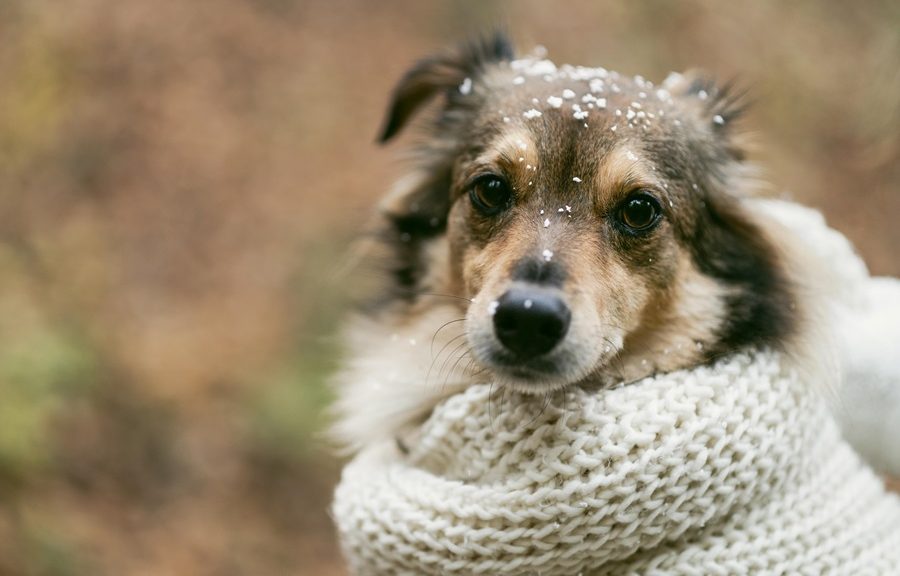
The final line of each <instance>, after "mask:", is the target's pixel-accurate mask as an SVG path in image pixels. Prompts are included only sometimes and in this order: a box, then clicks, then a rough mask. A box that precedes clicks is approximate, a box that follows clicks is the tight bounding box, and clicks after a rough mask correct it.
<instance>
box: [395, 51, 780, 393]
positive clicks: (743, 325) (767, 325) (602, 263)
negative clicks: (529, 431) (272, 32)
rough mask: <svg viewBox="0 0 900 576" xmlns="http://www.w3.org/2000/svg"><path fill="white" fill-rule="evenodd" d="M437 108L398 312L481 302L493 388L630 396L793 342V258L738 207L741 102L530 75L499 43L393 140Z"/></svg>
mask: <svg viewBox="0 0 900 576" xmlns="http://www.w3.org/2000/svg"><path fill="white" fill-rule="evenodd" d="M437 95H443V96H444V99H443V100H444V101H443V102H442V104H441V108H440V111H439V112H438V113H437V115H436V118H435V119H434V120H433V121H432V122H430V123H429V124H428V125H427V126H426V132H425V136H426V137H425V139H424V141H423V142H422V143H421V144H420V145H419V146H418V147H417V148H416V160H415V167H414V170H413V172H412V173H411V174H410V175H409V177H408V178H406V179H404V180H403V181H401V183H400V184H399V185H398V187H397V188H396V189H395V191H394V193H393V194H392V195H391V196H390V197H389V198H388V200H387V201H386V202H385V204H384V208H385V213H386V215H387V222H388V223H389V226H388V228H389V229H388V237H389V239H390V243H391V245H392V247H393V250H394V253H395V257H396V260H395V263H396V266H395V268H394V275H393V278H394V285H395V287H396V288H398V290H395V291H394V292H393V295H394V297H393V300H394V301H395V302H401V303H402V305H404V306H407V307H408V309H409V310H410V311H414V310H420V309H422V308H423V307H426V308H427V304H424V303H423V301H422V299H421V297H420V295H421V294H422V293H425V292H427V293H441V294H453V295H457V296H460V297H462V298H465V299H467V300H470V302H468V301H466V300H460V302H462V303H463V304H464V305H465V306H464V308H465V310H464V313H465V317H466V320H465V324H466V337H467V341H468V344H469V346H470V347H471V350H472V352H473V355H474V357H475V358H476V359H477V361H478V362H479V363H480V364H481V365H482V366H483V367H485V368H486V369H487V370H489V371H490V373H491V374H492V375H493V376H494V377H495V379H497V380H498V381H500V382H501V383H504V384H506V385H508V386H511V387H513V388H516V389H519V390H525V391H540V392H544V391H547V390H552V389H555V388H559V387H561V386H564V385H566V384H570V383H574V382H590V381H597V382H608V381H610V380H623V379H624V380H630V379H633V378H637V377H640V376H643V375H646V374H648V373H651V372H653V371H655V370H669V369H674V368H680V367H684V366H688V365H691V364H695V363H698V362H702V361H705V360H707V359H710V358H713V357H714V356H716V355H718V354H722V353H724V352H727V351H730V350H733V349H735V348H737V347H741V346H745V345H748V344H776V343H778V342H779V341H780V340H781V339H782V338H783V337H784V336H785V334H786V333H787V332H788V331H789V329H790V325H791V312H790V311H791V309H792V308H793V305H792V300H791V297H790V293H789V291H788V290H787V286H786V284H787V283H786V280H785V276H784V274H783V273H782V272H781V270H780V264H779V259H778V257H777V255H776V253H775V251H774V250H773V249H772V247H771V246H770V244H769V243H768V242H767V241H766V239H765V238H764V235H763V234H762V233H761V232H760V230H759V227H758V226H757V225H756V224H755V223H754V222H753V220H752V218H750V216H749V215H747V214H746V213H745V211H744V210H743V209H742V206H741V195H742V193H743V191H742V188H744V187H745V186H746V184H745V180H746V178H745V176H746V167H745V165H744V158H743V152H742V148H741V146H740V145H739V135H738V134H737V133H736V132H735V131H734V129H733V124H734V121H735V119H736V116H737V114H738V113H739V110H740V106H739V103H738V99H737V98H735V97H733V94H732V93H731V91H730V90H728V89H720V88H717V87H716V86H715V85H714V84H713V83H711V82H709V81H708V80H706V79H705V78H703V77H702V76H699V75H694V74H685V75H672V76H671V77H670V78H669V79H667V80H666V82H665V83H663V84H662V85H661V86H654V85H653V84H651V83H650V82H648V81H646V80H644V79H642V78H640V77H634V78H632V77H625V76H622V75H619V74H616V73H614V72H609V71H607V70H604V69H602V68H582V67H571V66H563V67H557V66H555V65H554V64H553V63H552V62H550V61H549V60H545V59H543V58H542V56H541V55H537V56H533V57H528V58H523V59H520V60H515V59H514V57H513V54H512V50H511V48H510V47H509V44H508V43H507V42H506V41H505V40H504V39H503V38H502V37H501V36H496V37H494V38H491V39H490V40H485V41H481V42H477V43H474V44H470V45H467V46H466V47H463V48H462V49H460V50H457V51H454V52H448V53H445V54H442V55H438V56H435V57H432V58H429V59H426V60H423V61H421V62H420V63H419V64H417V65H416V66H415V67H414V68H413V69H412V70H410V71H409V72H408V73H407V74H406V76H405V77H404V78H403V79H402V80H401V81H400V83H399V85H398V86H397V88H396V91H395V94H394V97H393V101H392V104H391V106H390V110H389V113H388V116H387V121H386V124H385V128H384V131H383V135H382V140H383V141H386V140H388V139H390V138H391V137H393V136H394V135H395V134H396V133H397V132H398V131H399V130H400V129H401V128H402V127H403V126H404V124H405V123H406V122H407V120H408V119H409V118H410V117H411V116H412V115H413V113H414V112H415V111H416V110H417V109H418V108H419V107H420V106H421V105H422V104H424V103H425V102H426V101H428V100H429V99H430V98H431V97H433V96H437ZM411 313H414V312H411Z"/></svg>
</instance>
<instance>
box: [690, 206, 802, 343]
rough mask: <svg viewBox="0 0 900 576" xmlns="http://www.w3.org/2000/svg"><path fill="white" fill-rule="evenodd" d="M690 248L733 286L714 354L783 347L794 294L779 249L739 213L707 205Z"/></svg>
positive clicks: (706, 268) (705, 267) (706, 269)
mask: <svg viewBox="0 0 900 576" xmlns="http://www.w3.org/2000/svg"><path fill="white" fill-rule="evenodd" d="M707 205H708V206H709V209H708V210H706V211H705V213H704V214H703V215H702V218H701V220H700V221H698V223H697V227H696V231H695V236H694V238H693V239H692V242H691V250H692V252H693V256H694V260H695V262H696V263H697V266H698V268H699V269H700V271H701V272H703V273H704V274H706V275H708V276H711V277H713V278H716V279H718V280H721V281H722V282H724V283H725V284H728V285H731V286H733V287H734V288H735V289H736V291H735V294H734V295H732V296H729V297H728V298H727V299H726V305H727V308H728V314H727V316H726V318H725V320H724V323H723V326H722V328H721V332H720V334H719V337H718V346H716V347H714V348H718V349H713V350H708V351H707V352H708V353H709V354H710V356H711V357H712V356H715V355H718V354H721V353H725V352H729V351H732V350H735V349H738V348H741V347H744V346H758V345H770V346H775V347H779V346H780V345H781V344H782V343H783V342H784V340H785V338H787V337H788V336H789V335H790V334H791V333H792V332H793V330H794V328H795V324H796V319H795V316H796V314H795V310H794V302H793V292H792V289H791V286H790V282H789V280H788V279H787V278H786V276H785V273H784V272H783V270H782V268H781V262H780V261H779V259H778V256H777V254H776V253H775V251H774V249H773V248H772V247H771V246H769V245H768V243H767V242H766V240H765V238H764V237H763V235H762V233H761V231H760V230H759V229H758V227H757V226H755V225H754V224H753V223H752V222H750V221H748V220H747V219H746V218H745V217H744V216H743V215H741V214H740V212H739V210H738V209H737V208H736V207H734V206H730V205H727V204H720V205H717V202H716V201H712V200H711V201H709V202H708V203H707Z"/></svg>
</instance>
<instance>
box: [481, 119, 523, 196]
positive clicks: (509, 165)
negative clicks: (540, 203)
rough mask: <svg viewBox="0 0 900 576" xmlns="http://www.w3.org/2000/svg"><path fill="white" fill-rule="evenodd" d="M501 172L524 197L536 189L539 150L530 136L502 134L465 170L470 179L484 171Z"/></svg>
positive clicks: (517, 132)
mask: <svg viewBox="0 0 900 576" xmlns="http://www.w3.org/2000/svg"><path fill="white" fill-rule="evenodd" d="M491 168H494V169H502V170H503V172H504V173H505V174H507V175H508V177H509V178H510V180H511V181H510V185H512V186H513V188H514V189H515V191H516V193H517V194H518V195H519V196H520V197H522V198H524V197H527V196H528V194H529V192H531V191H532V190H534V185H533V184H531V185H530V184H529V182H532V183H534V182H535V180H536V175H537V171H538V170H539V169H540V166H539V164H538V154H537V148H536V146H535V143H534V140H532V138H531V135H530V134H529V133H528V132H527V131H525V130H522V129H512V130H508V131H505V132H503V133H502V134H500V135H499V136H497V138H495V139H494V140H493V141H492V142H491V143H490V144H489V145H488V146H487V147H485V149H484V151H483V152H482V153H481V154H479V155H478V156H477V157H476V158H475V159H474V160H473V161H472V162H471V163H470V164H469V166H468V169H467V170H466V171H465V172H466V175H465V178H471V177H472V176H473V175H474V174H476V173H477V172H479V171H481V170H488V169H491Z"/></svg>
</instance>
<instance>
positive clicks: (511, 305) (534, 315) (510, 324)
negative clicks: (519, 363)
mask: <svg viewBox="0 0 900 576" xmlns="http://www.w3.org/2000/svg"><path fill="white" fill-rule="evenodd" d="M571 318H572V313H571V312H570V311H569V307H568V306H566V304H565V302H563V301H562V300H561V299H560V298H558V297H557V296H554V295H553V294H552V293H547V292H544V291H537V290H527V289H522V288H513V289H512V290H509V291H507V292H506V293H505V294H504V295H503V296H501V297H500V300H498V301H497V309H496V311H495V312H494V332H496V334H497V338H499V339H500V342H502V343H503V345H504V346H506V348H508V349H509V350H510V351H511V352H512V353H514V354H515V355H516V356H519V357H521V358H527V357H529V356H539V355H541V354H544V353H546V352H549V351H550V350H552V349H553V347H554V346H556V345H557V344H559V342H560V341H561V340H562V339H563V336H565V335H566V331H567V330H568V329H569V320H571Z"/></svg>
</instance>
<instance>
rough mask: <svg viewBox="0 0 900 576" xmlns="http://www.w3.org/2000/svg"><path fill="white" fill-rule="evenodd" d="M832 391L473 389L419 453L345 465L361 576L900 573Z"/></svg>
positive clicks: (641, 385) (725, 368) (447, 408)
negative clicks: (537, 394) (534, 392)
mask: <svg viewBox="0 0 900 576" xmlns="http://www.w3.org/2000/svg"><path fill="white" fill-rule="evenodd" d="M790 210H791V209H788V212H790ZM807 212H808V211H807ZM796 215H797V217H798V218H800V219H801V220H803V219H804V218H807V219H808V218H811V216H810V215H809V214H805V213H802V212H798V213H797V214H796ZM820 228H824V224H821V225H820ZM828 232H830V233H831V234H832V235H834V234H835V233H833V232H832V231H830V230H829V231H828ZM822 234H825V233H824V232H823V233H822ZM823 238H825V240H827V241H828V242H832V243H836V245H840V241H839V240H837V239H835V238H834V237H833V236H832V237H827V238H826V237H825V236H823ZM841 240H842V238H841ZM843 242H844V243H846V241H845V240H844V241H843ZM826 243H827V242H826ZM838 248H840V250H837V251H838V252H842V253H845V254H846V253H847V249H846V248H841V246H838ZM826 252H829V251H828V250H826ZM851 256H852V252H851ZM845 260H847V261H848V262H849V261H850V258H849V257H848V258H845ZM854 266H855V265H854V264H852V263H851V264H849V265H848V274H850V275H856V276H858V277H860V278H861V277H862V275H864V274H865V271H864V268H862V271H861V272H860V269H859V266H856V267H855V268H854ZM847 299H848V298H845V300H847ZM825 388H826V387H825V386H824V384H822V383H821V382H817V381H815V380H814V379H813V378H812V377H811V376H809V375H808V373H807V372H802V371H800V370H797V369H795V367H794V363H793V362H792V361H791V360H790V359H789V358H788V357H786V356H784V355H782V354H779V353H776V352H773V351H766V350H763V351H749V352H745V353H739V354H736V355H733V356H731V357H728V358H724V359H722V360H720V361H718V362H717V363H715V364H712V365H709V366H701V367H696V368H692V369H689V370H683V371H678V372H672V373H668V374H659V375H656V376H652V377H649V378H645V379H643V380H641V381H639V382H636V383H632V384H629V385H627V386H620V387H617V388H613V389H606V390H600V391H589V390H583V389H580V388H572V389H568V390H565V391H563V392H558V393H556V394H551V395H550V396H549V397H548V401H545V402H541V401H536V399H535V398H534V397H528V396H522V395H518V394H514V393H511V392H507V393H505V394H500V393H497V391H496V390H494V391H493V394H492V390H491V387H490V386H488V385H476V386H472V387H470V388H468V389H466V390H464V391H463V392H461V393H459V394H456V395H454V396H452V397H450V398H449V399H447V400H446V401H444V402H443V403H441V404H440V405H439V406H437V407H436V408H435V410H434V412H433V413H432V415H431V416H430V417H429V419H428V420H427V421H426V422H425V424H424V425H423V426H422V429H421V431H420V434H419V436H418V438H417V440H416V442H415V443H414V445H412V446H411V447H410V452H409V453H408V454H401V453H400V451H399V450H398V449H397V448H396V446H395V445H394V443H392V442H387V441H378V442H373V443H372V444H370V445H369V446H367V447H365V448H364V449H363V450H362V451H361V452H360V453H359V454H357V456H356V457H355V459H354V460H353V461H351V462H350V463H349V464H348V465H347V466H346V468H345V470H344V473H343V476H342V479H341V482H340V484H339V486H338V488H337V490H336V493H335V500H334V504H333V508H332V510H333V515H334V518H335V521H336V524H337V527H338V531H339V534H340V538H341V544H342V548H343V552H344V555H345V557H346V559H347V561H348V564H349V567H350V570H351V572H352V573H354V574H359V575H369V574H371V575H381V574H386V575H387V574H390V575H406V574H409V575H413V574H415V575H430V574H435V575H439V574H447V575H451V574H459V575H463V574H504V575H507V574H508V575H517V574H523V575H524V574H541V575H543V576H553V575H567V576H575V575H584V576H587V575H605V574H615V575H625V574H659V575H663V574H666V575H695V574H696V575H709V574H773V575H774V574H809V575H824V574H839V575H845V574H846V575H866V574H871V575H897V574H900V499H898V498H897V497H896V496H895V495H892V494H888V493H886V491H885V489H884V485H883V482H882V480H881V479H880V478H879V477H878V476H877V475H876V474H875V473H874V472H873V471H872V470H871V469H870V468H869V467H868V466H867V465H866V464H865V463H863V462H862V461H861V460H860V458H859V457H858V456H857V454H856V452H854V450H853V449H852V448H851V447H850V445H849V444H848V443H847V442H846V441H845V440H844V438H843V436H842V433H841V430H840V428H839V426H838V421H837V419H836V418H835V416H834V413H833V412H834V411H833V409H832V406H831V404H830V403H829V397H828V394H827V390H825Z"/></svg>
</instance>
